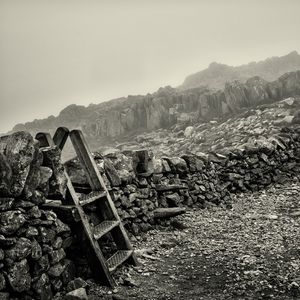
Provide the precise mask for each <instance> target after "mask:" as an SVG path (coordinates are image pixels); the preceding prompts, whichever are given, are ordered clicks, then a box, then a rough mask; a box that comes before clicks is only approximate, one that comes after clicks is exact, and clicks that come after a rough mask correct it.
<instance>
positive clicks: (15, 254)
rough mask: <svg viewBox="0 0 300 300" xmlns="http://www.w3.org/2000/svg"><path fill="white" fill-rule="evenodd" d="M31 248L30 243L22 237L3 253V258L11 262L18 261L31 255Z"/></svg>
mask: <svg viewBox="0 0 300 300" xmlns="http://www.w3.org/2000/svg"><path fill="white" fill-rule="evenodd" d="M31 248H32V244H31V241H30V240H29V239H26V238H23V237H22V238H19V239H18V240H17V242H16V244H15V245H14V246H13V247H12V248H11V249H9V250H6V251H5V256H6V257H7V258H9V259H11V260H13V261H19V260H22V259H23V258H26V257H27V256H28V255H29V254H30V253H31Z"/></svg>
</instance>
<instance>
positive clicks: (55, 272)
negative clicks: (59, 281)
mask: <svg viewBox="0 0 300 300" xmlns="http://www.w3.org/2000/svg"><path fill="white" fill-rule="evenodd" d="M63 271H64V268H63V266H62V265H61V264H60V263H58V264H55V265H54V266H52V267H51V268H50V269H49V271H48V274H49V276H51V277H59V276H60V275H61V273H62V272H63Z"/></svg>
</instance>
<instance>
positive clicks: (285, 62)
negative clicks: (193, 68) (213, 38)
mask: <svg viewBox="0 0 300 300" xmlns="http://www.w3.org/2000/svg"><path fill="white" fill-rule="evenodd" d="M299 69H300V55H299V54H298V53H297V52H296V51H294V52H291V53H289V54H287V55H285V56H281V57H272V58H268V59H266V60H264V61H260V62H251V63H249V64H247V65H241V66H237V67H232V66H228V65H224V64H219V63H216V62H214V63H211V64H210V65H209V67H208V68H207V69H205V70H203V71H200V72H197V73H195V74H192V75H190V76H188V77H187V78H186V79H185V81H184V82H183V84H182V86H181V88H182V89H190V88H194V87H198V86H207V87H209V88H215V89H222V88H224V86H225V83H226V82H228V81H233V80H239V81H241V82H245V81H246V80H247V79H249V78H250V77H253V76H260V77H262V78H263V79H265V80H268V81H273V80H275V79H277V78H278V77H280V76H281V75H283V74H284V73H287V72H290V71H296V70H299Z"/></svg>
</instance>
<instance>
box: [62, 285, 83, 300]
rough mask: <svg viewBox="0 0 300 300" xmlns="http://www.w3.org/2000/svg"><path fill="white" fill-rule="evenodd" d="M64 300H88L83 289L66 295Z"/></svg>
mask: <svg viewBox="0 0 300 300" xmlns="http://www.w3.org/2000/svg"><path fill="white" fill-rule="evenodd" d="M65 300H88V296H87V294H86V290H85V288H79V289H76V290H74V291H71V292H69V293H67V294H66V296H65Z"/></svg>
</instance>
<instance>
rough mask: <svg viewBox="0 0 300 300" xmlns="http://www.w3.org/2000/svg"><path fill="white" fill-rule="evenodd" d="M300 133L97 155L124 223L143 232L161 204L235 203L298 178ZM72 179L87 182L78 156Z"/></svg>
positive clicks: (158, 220)
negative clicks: (202, 149)
mask: <svg viewBox="0 0 300 300" xmlns="http://www.w3.org/2000/svg"><path fill="white" fill-rule="evenodd" d="M299 133H300V131H299V130H297V129H294V130H291V129H287V128H284V129H283V130H282V131H281V132H280V133H279V134H277V135H274V136H271V137H269V138H263V137H261V139H256V140H252V142H251V143H247V144H243V145H241V146H240V147H235V148H233V149H230V150H229V151H227V153H228V155H226V156H225V155H221V154H217V153H209V154H203V155H202V156H195V155H184V156H182V157H162V158H157V157H153V156H152V155H151V153H149V152H148V151H146V150H140V151H123V152H120V151H118V150H116V149H111V150H106V152H104V153H102V154H100V153H94V159H95V161H96V163H97V166H98V169H99V171H100V172H101V173H102V176H103V177H104V180H105V182H106V183H107V185H108V186H110V187H111V191H112V192H111V193H112V195H113V197H114V201H115V206H116V207H117V210H118V212H119V215H120V217H121V218H122V220H123V223H124V224H125V227H126V228H127V229H128V230H129V231H130V232H131V233H132V234H133V235H138V234H140V233H141V232H143V231H146V230H148V229H150V228H152V227H153V226H155V225H156V224H162V223H165V224H169V222H170V221H169V220H164V219H161V218H157V217H156V216H155V213H156V211H157V209H158V208H165V207H186V206H198V207H201V208H205V207H207V206H211V205H223V206H225V207H230V206H231V201H232V199H231V198H232V197H231V195H232V193H237V192H247V191H250V192H251V191H255V190H259V189H263V188H265V187H266V186H268V185H270V184H275V183H278V184H280V183H284V182H287V181H293V180H298V179H299V170H300V165H299V159H300V150H299V149H300V135H299ZM66 167H67V169H68V172H69V174H70V176H71V179H72V181H73V182H75V183H77V184H79V185H87V184H88V182H87V179H86V177H85V176H84V173H83V171H82V169H81V167H80V165H79V163H78V161H76V160H71V161H69V162H67V163H66Z"/></svg>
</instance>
